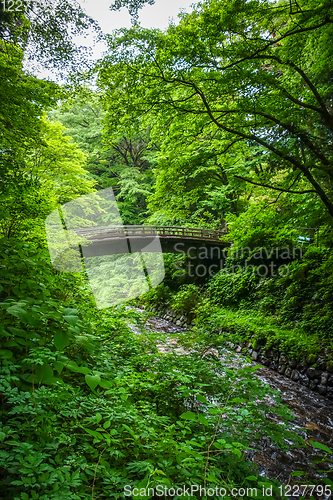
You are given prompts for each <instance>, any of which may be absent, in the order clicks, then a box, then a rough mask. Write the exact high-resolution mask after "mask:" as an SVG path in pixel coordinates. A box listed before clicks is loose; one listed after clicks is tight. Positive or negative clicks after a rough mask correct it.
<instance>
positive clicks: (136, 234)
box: [75, 226, 229, 257]
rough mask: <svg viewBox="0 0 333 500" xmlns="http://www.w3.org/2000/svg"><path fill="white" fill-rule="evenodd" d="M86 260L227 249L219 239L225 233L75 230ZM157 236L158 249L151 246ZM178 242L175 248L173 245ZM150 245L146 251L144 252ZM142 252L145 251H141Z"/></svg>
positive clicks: (112, 228)
mask: <svg viewBox="0 0 333 500" xmlns="http://www.w3.org/2000/svg"><path fill="white" fill-rule="evenodd" d="M75 232H76V234H77V235H78V236H79V238H80V239H81V246H82V247H83V249H84V254H85V256H87V257H90V256H91V257H92V256H96V255H108V254H122V253H128V252H130V253H132V252H137V251H140V250H142V251H152V252H154V251H156V252H157V251H159V252H160V251H161V250H162V252H163V253H176V252H182V251H185V252H186V251H187V250H188V249H189V248H192V249H193V248H198V247H203V246H204V247H207V246H208V247H211V246H212V245H215V246H216V245H218V246H219V247H221V246H222V247H227V246H229V243H227V242H225V241H223V240H222V239H221V238H223V236H225V235H226V234H227V230H224V231H223V230H214V229H197V228H188V227H178V226H100V227H89V228H82V229H76V230H75ZM157 236H158V237H159V238H158V239H159V242H160V245H161V247H159V246H158V247H156V246H155V248H156V249H155V250H154V246H153V245H151V243H153V242H154V241H156V237H157ZM177 243H178V245H177ZM149 245H150V248H149V250H148V249H146V248H147V247H148V246H149ZM145 249H146V250H145Z"/></svg>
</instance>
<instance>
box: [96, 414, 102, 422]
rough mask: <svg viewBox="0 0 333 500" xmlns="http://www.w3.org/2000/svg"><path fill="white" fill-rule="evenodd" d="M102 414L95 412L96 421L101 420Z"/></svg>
mask: <svg viewBox="0 0 333 500" xmlns="http://www.w3.org/2000/svg"><path fill="white" fill-rule="evenodd" d="M102 418H103V417H102V415H101V414H100V413H96V422H97V423H98V424H99V423H100V421H101V420H102Z"/></svg>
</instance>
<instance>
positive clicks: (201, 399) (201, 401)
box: [195, 394, 208, 403]
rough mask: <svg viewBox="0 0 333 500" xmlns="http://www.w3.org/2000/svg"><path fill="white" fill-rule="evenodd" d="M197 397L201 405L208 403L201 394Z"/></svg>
mask: <svg viewBox="0 0 333 500" xmlns="http://www.w3.org/2000/svg"><path fill="white" fill-rule="evenodd" d="M195 397H196V398H197V400H198V401H200V403H208V401H207V399H206V398H205V397H204V396H202V395H201V394H197V395H196V396H195Z"/></svg>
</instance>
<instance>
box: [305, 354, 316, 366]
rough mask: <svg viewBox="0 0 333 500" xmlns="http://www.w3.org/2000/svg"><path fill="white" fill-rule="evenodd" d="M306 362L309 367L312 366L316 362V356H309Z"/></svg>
mask: <svg viewBox="0 0 333 500" xmlns="http://www.w3.org/2000/svg"><path fill="white" fill-rule="evenodd" d="M307 361H308V363H309V365H313V364H314V363H315V362H316V361H317V355H316V354H309V356H308V359H307Z"/></svg>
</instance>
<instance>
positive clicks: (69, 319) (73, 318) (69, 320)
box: [63, 316, 79, 326]
mask: <svg viewBox="0 0 333 500" xmlns="http://www.w3.org/2000/svg"><path fill="white" fill-rule="evenodd" d="M63 318H64V320H66V321H67V323H69V324H70V325H71V326H75V325H76V323H77V322H78V321H79V317H78V316H63Z"/></svg>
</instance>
